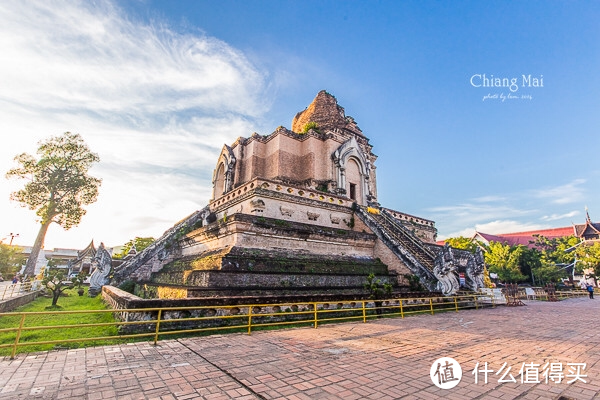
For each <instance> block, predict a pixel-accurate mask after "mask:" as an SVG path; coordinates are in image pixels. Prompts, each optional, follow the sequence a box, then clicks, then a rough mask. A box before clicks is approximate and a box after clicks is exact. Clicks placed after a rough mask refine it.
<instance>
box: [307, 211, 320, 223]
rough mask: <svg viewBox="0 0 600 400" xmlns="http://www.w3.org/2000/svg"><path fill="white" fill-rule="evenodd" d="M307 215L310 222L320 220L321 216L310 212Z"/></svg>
mask: <svg viewBox="0 0 600 400" xmlns="http://www.w3.org/2000/svg"><path fill="white" fill-rule="evenodd" d="M306 215H308V219H309V220H310V221H316V220H317V219H318V218H319V216H320V214H316V213H311V212H310V211H307V212H306Z"/></svg>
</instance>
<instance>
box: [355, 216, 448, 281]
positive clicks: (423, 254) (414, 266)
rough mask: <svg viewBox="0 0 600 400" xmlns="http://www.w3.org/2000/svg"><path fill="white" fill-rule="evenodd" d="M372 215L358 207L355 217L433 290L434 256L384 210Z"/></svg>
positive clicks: (434, 279)
mask: <svg viewBox="0 0 600 400" xmlns="http://www.w3.org/2000/svg"><path fill="white" fill-rule="evenodd" d="M378 211H379V214H372V213H369V212H368V211H367V207H364V206H358V207H357V209H356V215H357V216H358V217H359V218H360V219H361V220H362V221H363V222H364V223H365V224H366V225H367V226H368V227H369V228H370V229H371V230H372V231H373V232H374V233H375V234H376V235H377V237H378V238H379V239H380V240H381V241H382V242H383V243H384V244H385V245H386V246H387V247H388V248H389V249H390V250H392V252H393V253H394V254H395V255H396V256H397V257H398V258H399V259H400V260H401V261H402V262H403V263H404V264H405V265H406V266H407V267H408V268H409V269H410V270H411V271H412V272H413V273H414V274H416V275H417V276H419V278H420V279H421V283H423V284H424V285H425V286H427V287H428V288H429V289H430V290H434V289H435V287H436V284H437V279H436V278H435V276H434V274H433V267H434V260H435V258H436V255H435V254H434V253H432V252H431V251H430V250H429V249H427V248H426V247H425V245H424V244H423V243H422V242H421V240H420V239H419V238H417V237H416V236H415V235H414V234H413V233H412V232H410V231H409V230H408V229H407V228H406V227H404V226H403V225H402V223H400V222H399V221H397V220H396V219H395V218H394V217H392V216H391V215H389V213H388V212H387V211H385V210H378Z"/></svg>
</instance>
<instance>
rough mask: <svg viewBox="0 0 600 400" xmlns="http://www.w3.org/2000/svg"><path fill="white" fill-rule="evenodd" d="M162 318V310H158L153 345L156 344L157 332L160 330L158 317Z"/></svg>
mask: <svg viewBox="0 0 600 400" xmlns="http://www.w3.org/2000/svg"><path fill="white" fill-rule="evenodd" d="M161 316H162V308H161V309H160V310H158V317H157V318H156V331H155V332H154V345H155V346H156V342H158V331H159V330H160V317H161Z"/></svg>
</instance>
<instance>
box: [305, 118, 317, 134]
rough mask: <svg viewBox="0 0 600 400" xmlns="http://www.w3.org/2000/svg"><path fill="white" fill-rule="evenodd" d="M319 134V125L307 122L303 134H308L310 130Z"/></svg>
mask: <svg viewBox="0 0 600 400" xmlns="http://www.w3.org/2000/svg"><path fill="white" fill-rule="evenodd" d="M311 129H312V130H313V131H316V132H319V125H318V124H317V123H316V122H312V121H311V122H307V123H306V125H304V127H303V128H302V133H307V132H308V131H310V130H311Z"/></svg>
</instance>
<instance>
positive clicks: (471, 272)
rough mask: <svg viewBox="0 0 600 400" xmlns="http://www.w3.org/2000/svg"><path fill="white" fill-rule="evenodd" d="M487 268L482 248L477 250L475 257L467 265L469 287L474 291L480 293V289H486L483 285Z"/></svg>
mask: <svg viewBox="0 0 600 400" xmlns="http://www.w3.org/2000/svg"><path fill="white" fill-rule="evenodd" d="M484 268H485V261H484V258H483V252H482V251H481V248H479V247H478V248H477V251H475V255H474V256H472V257H470V258H469V262H468V263H467V268H466V273H467V278H469V279H467V285H468V286H469V287H470V288H471V289H472V290H474V291H478V290H479V289H480V288H485V284H484V283H483V270H484Z"/></svg>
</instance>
